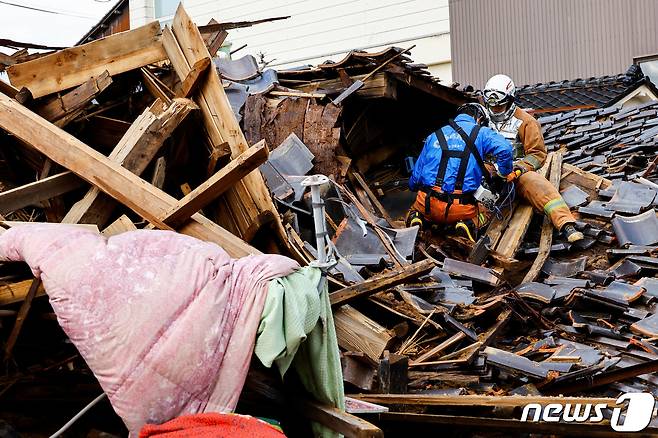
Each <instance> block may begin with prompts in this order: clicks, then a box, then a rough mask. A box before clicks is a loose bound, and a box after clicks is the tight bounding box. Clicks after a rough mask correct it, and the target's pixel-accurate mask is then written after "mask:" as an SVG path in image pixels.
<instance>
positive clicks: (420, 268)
mask: <svg viewBox="0 0 658 438" xmlns="http://www.w3.org/2000/svg"><path fill="white" fill-rule="evenodd" d="M434 266H435V265H434V262H433V261H432V260H423V261H421V262H418V263H414V264H413V265H409V266H405V267H403V268H398V269H395V270H392V271H389V272H387V273H385V274H382V275H378V276H376V277H372V278H369V279H367V280H366V281H364V282H363V283H359V284H355V285H353V286H349V287H346V288H344V289H341V290H339V291H336V292H332V293H330V294H329V299H330V301H331V305H332V306H338V305H341V304H344V303H347V302H349V301H352V300H354V299H356V298H363V297H367V296H370V295H372V294H375V293H377V292H380V291H383V290H386V289H388V288H390V287H393V286H397V285H398V284H403V283H405V282H407V281H409V280H412V279H414V278H417V277H419V276H421V275H423V274H427V273H428V272H429V271H431V270H432V269H433V268H434Z"/></svg>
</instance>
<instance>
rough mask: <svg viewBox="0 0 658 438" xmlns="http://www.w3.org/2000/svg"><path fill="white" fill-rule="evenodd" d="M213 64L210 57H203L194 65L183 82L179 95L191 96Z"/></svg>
mask: <svg viewBox="0 0 658 438" xmlns="http://www.w3.org/2000/svg"><path fill="white" fill-rule="evenodd" d="M211 64H212V61H211V60H210V58H201V59H199V60H198V61H197V62H195V63H194V65H193V66H192V70H190V72H189V73H188V74H187V76H186V77H185V79H184V80H183V83H182V84H181V89H180V92H179V93H178V95H177V97H190V96H192V95H193V94H194V93H195V92H196V90H197V89H198V88H199V87H200V85H201V83H202V82H203V80H204V79H205V73H206V72H207V71H208V68H209V67H210V65H211Z"/></svg>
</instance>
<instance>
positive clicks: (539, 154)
mask: <svg viewBox="0 0 658 438" xmlns="http://www.w3.org/2000/svg"><path fill="white" fill-rule="evenodd" d="M519 140H521V143H522V144H523V149H524V151H525V157H523V159H522V160H519V161H518V162H516V163H514V166H515V167H523V169H524V170H526V171H528V170H537V169H539V168H540V167H541V166H542V165H543V164H544V161H546V145H545V144H544V136H543V135H542V134H541V125H540V124H539V122H538V121H537V120H535V119H534V118H532V119H531V120H525V121H524V122H523V123H522V124H521V127H520V128H519Z"/></svg>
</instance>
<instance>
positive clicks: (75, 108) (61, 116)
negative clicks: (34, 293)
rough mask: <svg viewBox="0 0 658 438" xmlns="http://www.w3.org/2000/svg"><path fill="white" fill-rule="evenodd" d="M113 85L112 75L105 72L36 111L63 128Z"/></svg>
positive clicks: (56, 97)
mask: <svg viewBox="0 0 658 438" xmlns="http://www.w3.org/2000/svg"><path fill="white" fill-rule="evenodd" d="M111 83H112V78H111V77H110V73H109V72H108V71H107V70H105V71H104V72H103V73H101V74H100V75H99V76H97V77H93V78H90V79H89V80H88V81H86V82H85V83H83V84H82V85H78V86H77V87H75V88H74V89H73V90H71V91H69V92H68V93H65V94H64V95H62V96H55V97H53V98H52V99H50V100H49V101H47V102H45V103H43V104H41V105H39V107H37V108H36V109H35V112H36V113H37V114H39V115H40V116H41V117H43V118H44V119H46V120H48V121H50V122H52V123H55V124H56V125H57V126H59V127H60V128H62V127H64V126H66V125H67V124H68V123H69V122H70V121H71V120H73V119H75V118H76V117H77V116H78V115H80V113H82V111H83V110H84V108H85V107H86V106H87V104H89V102H91V100H92V99H93V98H95V97H96V96H98V95H99V94H100V93H102V92H103V90H105V89H106V88H107V87H109V86H110V84H111Z"/></svg>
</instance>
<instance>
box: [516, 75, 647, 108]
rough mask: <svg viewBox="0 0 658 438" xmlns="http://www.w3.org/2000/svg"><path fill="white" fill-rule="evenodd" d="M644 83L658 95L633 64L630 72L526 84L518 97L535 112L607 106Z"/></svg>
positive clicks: (521, 88) (518, 90) (521, 103)
mask: <svg viewBox="0 0 658 438" xmlns="http://www.w3.org/2000/svg"><path fill="white" fill-rule="evenodd" d="M642 85H646V86H648V87H649V88H650V90H651V91H652V92H653V93H654V94H656V95H658V89H656V86H655V85H654V84H653V83H652V82H651V80H650V79H649V77H648V76H645V75H644V73H643V72H642V69H641V68H640V67H639V66H638V65H636V64H633V65H632V66H631V67H630V68H629V69H628V70H627V71H626V73H623V74H618V75H614V76H600V77H591V78H587V79H582V78H578V79H573V80H564V81H561V82H547V83H540V84H534V85H524V86H522V87H520V88H518V89H517V91H516V101H517V103H518V104H519V105H520V106H521V107H522V108H528V109H533V110H535V112H562V111H568V110H573V109H590V108H605V107H609V106H611V105H614V104H615V103H617V102H619V101H620V100H622V99H623V98H624V97H625V96H628V95H629V94H630V93H632V92H633V91H635V90H637V89H638V88H639V87H641V86H642Z"/></svg>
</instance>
